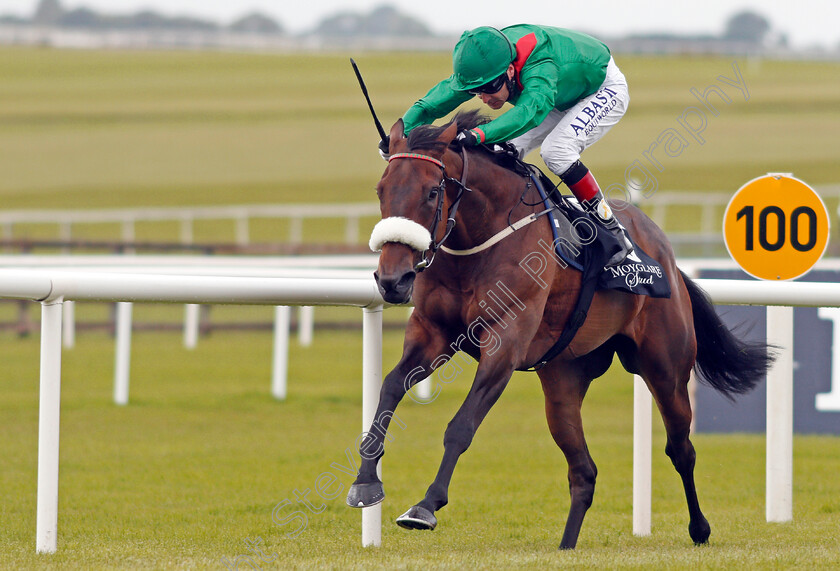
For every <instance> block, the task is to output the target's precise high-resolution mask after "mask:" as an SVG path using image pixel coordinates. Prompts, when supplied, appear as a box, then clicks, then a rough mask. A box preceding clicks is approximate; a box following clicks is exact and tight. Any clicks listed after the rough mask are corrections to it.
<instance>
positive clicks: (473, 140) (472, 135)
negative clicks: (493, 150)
mask: <svg viewBox="0 0 840 571" xmlns="http://www.w3.org/2000/svg"><path fill="white" fill-rule="evenodd" d="M455 140H456V141H461V144H462V145H465V146H475V145H477V144H479V143H480V142H481V140H480V139H479V137H478V134H477V133H476V132H475V131H473V130H472V129H467V130H465V131H461V132H460V133H458V135H457V136H456V137H455Z"/></svg>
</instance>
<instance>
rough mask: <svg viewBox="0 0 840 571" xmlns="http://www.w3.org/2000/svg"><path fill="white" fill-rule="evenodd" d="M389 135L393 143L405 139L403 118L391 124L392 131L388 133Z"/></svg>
mask: <svg viewBox="0 0 840 571" xmlns="http://www.w3.org/2000/svg"><path fill="white" fill-rule="evenodd" d="M388 137H389V138H390V139H391V144H392V145H393V144H394V143H395V142H396V141H399V140H400V139H405V123H403V120H402V118H400V119H397V122H396V123H394V124H393V125H392V126H391V132H390V133H388Z"/></svg>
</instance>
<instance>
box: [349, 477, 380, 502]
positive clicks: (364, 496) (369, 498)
mask: <svg viewBox="0 0 840 571" xmlns="http://www.w3.org/2000/svg"><path fill="white" fill-rule="evenodd" d="M384 499H385V488H383V487H382V482H370V483H367V484H353V485H352V486H350V491H349V492H347V505H348V506H350V507H351V508H366V507H369V506H375V505H376V504H378V503H380V502H381V501H382V500H384Z"/></svg>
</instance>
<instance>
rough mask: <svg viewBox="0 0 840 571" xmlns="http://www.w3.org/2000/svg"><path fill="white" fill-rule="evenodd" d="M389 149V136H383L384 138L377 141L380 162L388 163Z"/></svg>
mask: <svg viewBox="0 0 840 571" xmlns="http://www.w3.org/2000/svg"><path fill="white" fill-rule="evenodd" d="M390 147H391V136H390V135H385V138H384V139H382V140H381V141H379V156H380V157H382V160H384V161H385V162H388V159H390V158H391V155H390V154H389V153H388V151H389V150H390Z"/></svg>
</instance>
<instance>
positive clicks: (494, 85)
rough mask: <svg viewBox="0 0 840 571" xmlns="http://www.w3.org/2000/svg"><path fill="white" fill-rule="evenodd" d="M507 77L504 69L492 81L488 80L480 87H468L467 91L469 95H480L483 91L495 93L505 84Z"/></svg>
mask: <svg viewBox="0 0 840 571" xmlns="http://www.w3.org/2000/svg"><path fill="white" fill-rule="evenodd" d="M507 79H508V76H507V71H505V72H504V73H503V74H502V75H500V76H499V77H497V78H496V79H494V80H492V81H488V82H487V83H485V84H484V85H482V86H480V87H476V88H475V89H470V90H469V93H470V95H481V94H482V93H484V94H492V93H497V92H498V91H499V90H500V89H501V88H502V87H504V86H505V83H506V82H507Z"/></svg>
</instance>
